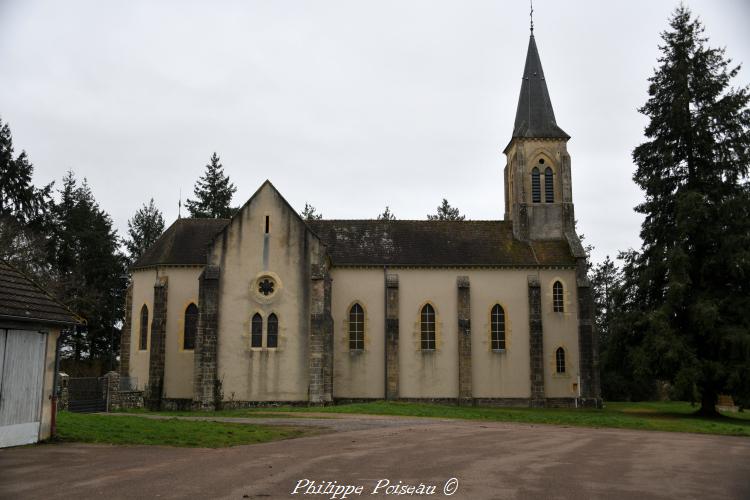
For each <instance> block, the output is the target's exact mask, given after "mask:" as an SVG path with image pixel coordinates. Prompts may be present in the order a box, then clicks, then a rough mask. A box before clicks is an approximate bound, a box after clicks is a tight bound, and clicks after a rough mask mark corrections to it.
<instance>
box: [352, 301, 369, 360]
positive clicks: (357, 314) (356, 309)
mask: <svg viewBox="0 0 750 500" xmlns="http://www.w3.org/2000/svg"><path fill="white" fill-rule="evenodd" d="M364 348H365V311H364V310H363V309H362V306H361V305H359V304H354V305H353V306H352V308H351V309H349V349H350V350H352V351H360V350H362V349H364Z"/></svg>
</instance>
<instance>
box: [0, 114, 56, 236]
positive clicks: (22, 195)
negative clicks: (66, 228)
mask: <svg viewBox="0 0 750 500" xmlns="http://www.w3.org/2000/svg"><path fill="white" fill-rule="evenodd" d="M13 153H14V148H13V136H12V134H11V132H10V127H9V126H8V124H7V123H5V124H4V123H3V122H2V120H0V217H5V218H7V217H11V218H13V219H15V220H16V221H18V222H19V224H24V225H26V224H38V223H40V222H41V221H42V219H43V216H44V215H45V214H46V213H47V211H48V209H49V204H50V191H51V190H52V184H48V185H47V186H45V187H43V188H42V189H38V188H36V187H35V186H34V184H32V182H31V178H32V176H33V174H34V166H33V165H32V164H31V163H30V162H29V159H28V157H27V156H26V151H21V153H20V154H18V155H17V156H15V157H14V155H13Z"/></svg>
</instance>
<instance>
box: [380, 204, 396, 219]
mask: <svg viewBox="0 0 750 500" xmlns="http://www.w3.org/2000/svg"><path fill="white" fill-rule="evenodd" d="M378 220H384V221H391V220H396V216H395V215H393V212H391V208H390V207H389V206H388V205H386V206H385V210H383V213H382V214H380V215H378Z"/></svg>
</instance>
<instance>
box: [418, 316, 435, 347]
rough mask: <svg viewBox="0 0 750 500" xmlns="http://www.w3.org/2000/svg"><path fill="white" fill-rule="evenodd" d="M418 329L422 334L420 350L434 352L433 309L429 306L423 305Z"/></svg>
mask: <svg viewBox="0 0 750 500" xmlns="http://www.w3.org/2000/svg"><path fill="white" fill-rule="evenodd" d="M419 323H420V329H421V333H422V338H421V340H422V342H421V346H422V350H423V351H434V350H435V309H433V307H432V306H431V305H430V304H425V306H424V307H423V308H422V312H421V314H420V321H419Z"/></svg>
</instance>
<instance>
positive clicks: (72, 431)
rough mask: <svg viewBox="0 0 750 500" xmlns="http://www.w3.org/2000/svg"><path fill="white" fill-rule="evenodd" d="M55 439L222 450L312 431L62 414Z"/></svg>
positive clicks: (293, 436) (232, 424) (278, 427)
mask: <svg viewBox="0 0 750 500" xmlns="http://www.w3.org/2000/svg"><path fill="white" fill-rule="evenodd" d="M57 432H58V437H57V439H58V440H60V441H69V442H72V441H75V442H85V443H109V444H148V445H165V446H186V447H200V448H223V447H226V446H236V445H241V444H254V443H264V442H266V441H276V440H279V439H290V438H295V437H300V436H302V435H309V434H312V433H313V432H315V431H314V430H312V429H309V428H307V429H302V428H295V427H287V426H284V427H282V426H270V425H248V424H234V423H224V422H207V421H191V420H178V419H163V420H161V419H160V420H157V419H150V418H142V417H137V416H132V417H131V416H109V415H91V414H82V413H71V412H67V411H63V412H60V413H58V416H57Z"/></svg>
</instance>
